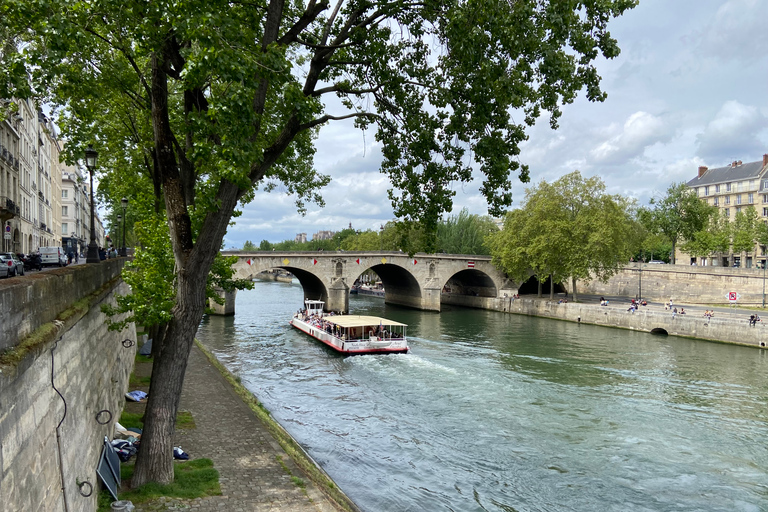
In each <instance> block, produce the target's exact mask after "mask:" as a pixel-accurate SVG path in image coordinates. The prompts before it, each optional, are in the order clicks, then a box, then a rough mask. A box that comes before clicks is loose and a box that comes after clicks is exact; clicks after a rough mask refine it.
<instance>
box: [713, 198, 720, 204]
mask: <svg viewBox="0 0 768 512" xmlns="http://www.w3.org/2000/svg"><path fill="white" fill-rule="evenodd" d="M718 199H719V198H718V197H716V198H714V199H713V200H712V204H713V205H715V206H717V205H718V202H717V200H718Z"/></svg>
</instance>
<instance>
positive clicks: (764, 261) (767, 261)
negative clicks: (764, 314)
mask: <svg viewBox="0 0 768 512" xmlns="http://www.w3.org/2000/svg"><path fill="white" fill-rule="evenodd" d="M766 263H768V258H765V259H764V260H763V309H765V264H766Z"/></svg>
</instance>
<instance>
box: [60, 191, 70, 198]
mask: <svg viewBox="0 0 768 512" xmlns="http://www.w3.org/2000/svg"><path fill="white" fill-rule="evenodd" d="M67 197H69V190H66V189H65V190H62V191H61V198H62V199H66V198H67Z"/></svg>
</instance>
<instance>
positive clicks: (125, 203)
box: [120, 197, 128, 258]
mask: <svg viewBox="0 0 768 512" xmlns="http://www.w3.org/2000/svg"><path fill="white" fill-rule="evenodd" d="M120 204H122V205H123V245H122V247H120V256H122V257H123V258H125V257H126V256H127V251H126V249H125V210H126V208H128V198H127V197H124V198H122V199H121V200H120Z"/></svg>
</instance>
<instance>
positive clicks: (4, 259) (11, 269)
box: [0, 252, 24, 277]
mask: <svg viewBox="0 0 768 512" xmlns="http://www.w3.org/2000/svg"><path fill="white" fill-rule="evenodd" d="M0 265H2V266H4V267H7V268H8V270H7V273H6V277H13V276H16V275H19V276H23V275H24V263H23V262H22V261H21V260H20V259H19V258H18V256H16V255H15V254H13V253H12V252H2V253H0Z"/></svg>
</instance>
